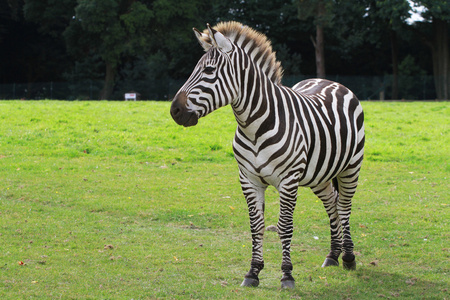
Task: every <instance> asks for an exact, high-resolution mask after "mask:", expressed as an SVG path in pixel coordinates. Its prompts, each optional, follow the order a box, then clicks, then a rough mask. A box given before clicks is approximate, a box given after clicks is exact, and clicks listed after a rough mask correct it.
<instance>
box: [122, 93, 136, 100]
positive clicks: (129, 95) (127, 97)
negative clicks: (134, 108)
mask: <svg viewBox="0 0 450 300" xmlns="http://www.w3.org/2000/svg"><path fill="white" fill-rule="evenodd" d="M128 100H134V101H136V93H126V94H125V101H128Z"/></svg>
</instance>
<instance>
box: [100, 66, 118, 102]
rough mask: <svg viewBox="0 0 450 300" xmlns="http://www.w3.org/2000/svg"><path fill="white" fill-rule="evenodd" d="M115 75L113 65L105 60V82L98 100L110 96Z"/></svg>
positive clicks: (106, 98)
mask: <svg viewBox="0 0 450 300" xmlns="http://www.w3.org/2000/svg"><path fill="white" fill-rule="evenodd" d="M115 75H116V68H115V66H114V65H113V64H112V63H110V62H106V74H105V82H104V84H103V88H102V90H101V92H100V100H108V99H109V98H110V97H111V94H112V92H113V88H114V78H115Z"/></svg>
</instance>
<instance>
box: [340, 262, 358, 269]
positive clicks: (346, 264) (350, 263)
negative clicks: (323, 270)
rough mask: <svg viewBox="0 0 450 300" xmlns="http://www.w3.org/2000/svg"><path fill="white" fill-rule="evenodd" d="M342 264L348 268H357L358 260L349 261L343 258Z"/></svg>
mask: <svg viewBox="0 0 450 300" xmlns="http://www.w3.org/2000/svg"><path fill="white" fill-rule="evenodd" d="M342 266H343V267H344V269H346V270H356V260H353V261H350V262H347V261H345V260H342Z"/></svg>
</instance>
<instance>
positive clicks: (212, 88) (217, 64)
mask: <svg viewBox="0 0 450 300" xmlns="http://www.w3.org/2000/svg"><path fill="white" fill-rule="evenodd" d="M207 26H208V32H207V33H202V32H200V31H199V30H197V29H196V28H194V29H193V30H194V33H195V36H196V37H197V39H198V41H199V42H200V45H201V46H202V47H203V49H204V50H205V51H206V53H205V54H204V55H203V57H202V58H201V59H200V60H199V62H198V63H197V65H196V66H195V68H194V71H193V72H192V74H191V76H190V77H189V79H188V80H187V81H186V83H185V84H184V85H183V86H182V87H181V89H180V90H179V91H178V93H177V94H176V95H175V97H174V98H173V101H172V106H171V108H170V114H171V115H172V118H173V119H174V121H175V122H176V123H177V124H178V125H183V126H185V127H188V126H194V125H196V124H197V122H198V119H199V118H201V117H204V116H206V115H207V114H209V113H210V112H212V111H214V110H216V109H218V108H219V107H222V106H225V105H227V104H230V103H231V101H232V100H233V99H235V98H236V93H237V92H236V90H237V89H236V88H235V87H233V83H232V82H233V81H232V80H228V78H229V77H231V78H232V77H233V75H234V70H233V68H232V66H231V58H230V56H231V54H232V52H233V49H234V46H233V43H232V42H231V41H230V40H229V39H228V38H227V37H225V36H224V35H223V34H222V33H220V32H219V31H216V30H214V29H213V28H211V27H210V26H209V24H207ZM225 80H226V81H227V82H225Z"/></svg>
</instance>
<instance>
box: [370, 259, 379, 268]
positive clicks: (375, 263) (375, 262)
mask: <svg viewBox="0 0 450 300" xmlns="http://www.w3.org/2000/svg"><path fill="white" fill-rule="evenodd" d="M370 264H371V265H372V266H374V267H378V260H374V261H371V262H370Z"/></svg>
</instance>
